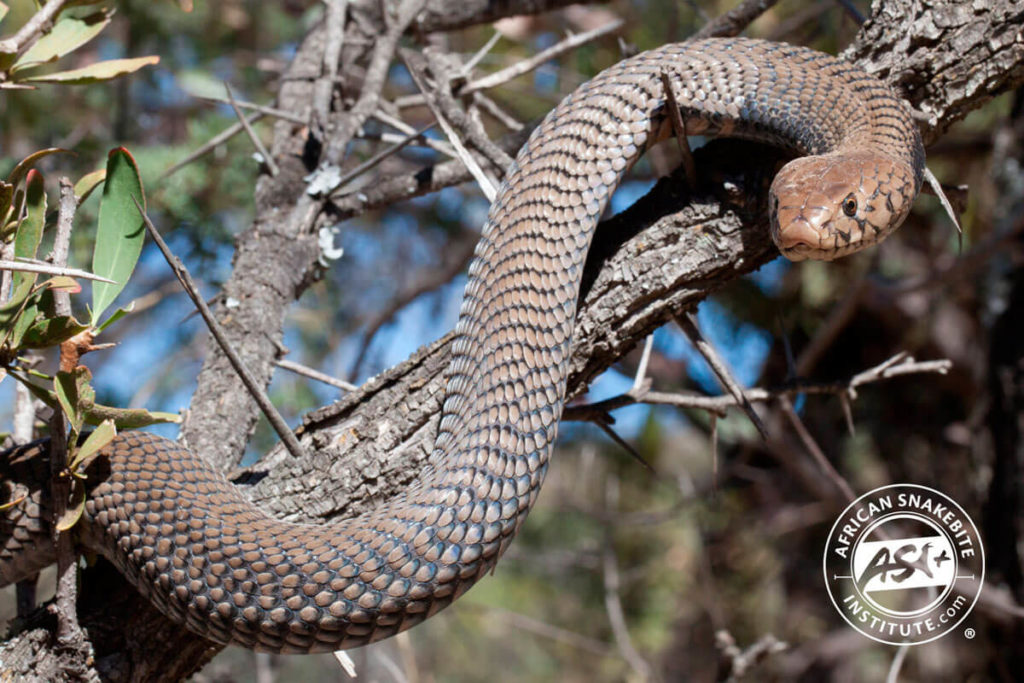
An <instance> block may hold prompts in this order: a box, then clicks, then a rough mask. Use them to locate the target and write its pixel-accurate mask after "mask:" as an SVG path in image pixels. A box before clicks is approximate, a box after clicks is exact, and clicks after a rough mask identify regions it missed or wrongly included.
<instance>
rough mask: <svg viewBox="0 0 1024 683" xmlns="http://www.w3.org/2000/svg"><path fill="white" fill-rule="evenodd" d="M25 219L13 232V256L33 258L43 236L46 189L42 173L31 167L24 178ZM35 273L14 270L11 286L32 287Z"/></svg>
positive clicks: (18, 287)
mask: <svg viewBox="0 0 1024 683" xmlns="http://www.w3.org/2000/svg"><path fill="white" fill-rule="evenodd" d="M25 209H26V215H25V219H24V220H23V221H21V225H19V226H18V230H17V232H16V233H15V234H14V257H15V258H35V256H36V250H38V249H39V241H40V240H41V239H42V238H43V224H44V223H46V190H45V188H44V187H43V174H42V173H40V172H39V171H37V170H35V169H32V170H31V171H29V172H28V176H27V178H26V180H25ZM36 277H37V274H36V273H25V272H21V271H15V272H14V278H13V279H12V286H13V287H14V291H15V292H18V291H19V290H21V289H22V288H24V287H26V286H27V287H30V288H31V287H32V285H33V284H34V283H35V281H36Z"/></svg>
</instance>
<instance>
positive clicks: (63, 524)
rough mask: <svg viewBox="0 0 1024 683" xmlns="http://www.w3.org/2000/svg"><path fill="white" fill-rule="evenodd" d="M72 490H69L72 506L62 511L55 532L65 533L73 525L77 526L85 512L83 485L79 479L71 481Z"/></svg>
mask: <svg viewBox="0 0 1024 683" xmlns="http://www.w3.org/2000/svg"><path fill="white" fill-rule="evenodd" d="M72 481H73V482H74V483H73V485H72V486H73V488H72V489H71V496H72V498H74V501H75V502H74V504H73V505H70V506H68V508H67V509H65V510H64V514H62V515H61V516H60V519H58V520H57V524H56V527H57V531H61V532H64V531H67V530H68V529H70V528H71V527H73V526H74V525H75V524H78V520H79V519H81V518H82V513H83V512H85V484H84V483H83V482H82V481H81V480H79V479H73V480H72Z"/></svg>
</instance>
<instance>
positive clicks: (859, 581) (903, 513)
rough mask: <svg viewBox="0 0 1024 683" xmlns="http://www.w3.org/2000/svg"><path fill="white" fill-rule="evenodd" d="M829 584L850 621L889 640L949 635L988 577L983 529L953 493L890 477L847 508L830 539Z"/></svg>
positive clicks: (913, 641)
mask: <svg viewBox="0 0 1024 683" xmlns="http://www.w3.org/2000/svg"><path fill="white" fill-rule="evenodd" d="M822 564H823V567H824V571H825V586H826V587H827V588H828V594H829V597H830V598H832V604H833V605H835V606H836V609H837V610H839V613H840V614H841V615H843V618H844V619H846V621H847V623H849V624H850V626H853V627H854V628H855V629H857V630H858V631H860V632H861V633H863V634H864V635H866V636H867V637H869V638H872V639H874V640H877V641H878V642H881V643H888V644H890V645H918V644H920V643H927V642H929V641H932V640H935V639H936V638H939V637H941V636H944V635H945V634H946V633H948V632H949V631H951V630H953V629H954V628H956V626H957V625H958V624H959V623H960V622H961V621H963V620H964V618H965V617H966V616H967V615H968V614H970V612H971V609H972V608H973V607H974V603H975V602H977V600H978V595H979V594H980V593H981V586H982V583H983V582H984V580H985V552H984V549H983V548H982V545H981V537H980V536H979V535H978V529H977V527H975V526H974V522H973V521H972V520H971V518H970V517H968V516H967V513H966V512H964V511H963V508H961V507H960V506H959V505H957V504H956V502H955V501H953V499H951V498H950V497H949V496H947V495H945V494H943V493H940V492H938V491H936V490H934V489H930V488H928V487H927V486H917V485H916V484H893V485H891V486H883V487H881V488H878V489H875V490H874V491H870V492H868V493H865V494H864V495H863V496H861V497H860V498H858V499H857V500H855V501H854V502H853V503H851V504H850V506H849V507H847V508H846V509H845V510H844V511H843V514H842V515H840V516H839V518H838V519H837V520H836V523H835V524H834V525H833V526H832V531H831V532H829V535H828V542H827V543H826V544H825V558H824V561H823V563H822Z"/></svg>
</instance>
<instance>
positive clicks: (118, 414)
mask: <svg viewBox="0 0 1024 683" xmlns="http://www.w3.org/2000/svg"><path fill="white" fill-rule="evenodd" d="M104 420H113V421H114V424H115V425H117V428H118V429H138V428H139V427H149V426H150V425H155V424H177V423H179V422H181V416H180V415H178V414H177V413H162V412H159V411H149V410H145V409H143V408H111V407H110V406H103V405H97V404H92V405H90V406H89V407H87V408H86V411H85V421H86V422H87V423H88V424H91V425H95V424H99V423H101V422H103V421H104Z"/></svg>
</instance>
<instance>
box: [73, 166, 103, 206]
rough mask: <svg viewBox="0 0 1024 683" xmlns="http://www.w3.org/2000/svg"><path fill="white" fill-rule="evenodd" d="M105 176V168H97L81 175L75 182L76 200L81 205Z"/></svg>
mask: <svg viewBox="0 0 1024 683" xmlns="http://www.w3.org/2000/svg"><path fill="white" fill-rule="evenodd" d="M106 177H107V169H105V168H98V169H96V170H95V171H93V172H92V173H86V174H85V175H84V176H82V179H81V180H79V181H78V182H77V183H75V199H77V200H78V204H79V205H81V204H82V202H84V201H85V200H86V199H88V197H89V195H91V194H92V191H93V190H95V189H96V188H97V187H99V185H100V183H102V182H103V181H104V180H105V179H106Z"/></svg>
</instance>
